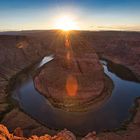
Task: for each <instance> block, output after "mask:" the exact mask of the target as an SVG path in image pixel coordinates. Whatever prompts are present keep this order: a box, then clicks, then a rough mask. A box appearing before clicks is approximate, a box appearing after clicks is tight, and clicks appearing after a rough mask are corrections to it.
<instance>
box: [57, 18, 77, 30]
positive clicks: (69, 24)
mask: <svg viewBox="0 0 140 140" xmlns="http://www.w3.org/2000/svg"><path fill="white" fill-rule="evenodd" d="M55 28H56V29H61V30H64V31H69V30H78V29H79V27H78V26H77V22H76V21H75V20H74V19H73V18H72V17H70V16H62V17H60V18H58V19H57V20H56V21H55Z"/></svg>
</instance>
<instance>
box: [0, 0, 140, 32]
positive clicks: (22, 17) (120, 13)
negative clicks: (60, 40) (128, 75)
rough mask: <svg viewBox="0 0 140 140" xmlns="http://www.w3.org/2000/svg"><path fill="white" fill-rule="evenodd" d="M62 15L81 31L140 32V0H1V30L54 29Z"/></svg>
mask: <svg viewBox="0 0 140 140" xmlns="http://www.w3.org/2000/svg"><path fill="white" fill-rule="evenodd" d="M62 16H70V17H72V18H73V20H74V21H75V22H76V24H77V26H78V29H80V30H134V31H140V0H0V31H7V30H48V29H55V24H57V19H58V18H59V17H62Z"/></svg>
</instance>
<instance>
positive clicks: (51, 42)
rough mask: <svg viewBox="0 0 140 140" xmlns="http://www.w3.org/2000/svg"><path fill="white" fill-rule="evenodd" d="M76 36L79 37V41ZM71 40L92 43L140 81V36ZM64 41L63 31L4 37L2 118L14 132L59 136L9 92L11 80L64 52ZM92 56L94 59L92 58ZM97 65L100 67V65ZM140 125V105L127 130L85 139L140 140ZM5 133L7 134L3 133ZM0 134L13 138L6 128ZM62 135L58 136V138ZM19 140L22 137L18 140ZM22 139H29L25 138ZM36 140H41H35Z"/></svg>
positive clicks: (0, 51)
mask: <svg viewBox="0 0 140 140" xmlns="http://www.w3.org/2000/svg"><path fill="white" fill-rule="evenodd" d="M75 35H77V36H78V37H77V38H76V37H75ZM71 37H72V39H73V40H77V39H78V40H79V42H80V43H81V44H84V45H86V44H87V43H88V44H89V45H90V46H93V48H94V49H95V50H96V52H97V53H98V54H99V56H100V57H102V58H105V59H108V60H110V61H113V62H115V63H117V64H121V65H124V66H126V67H127V68H129V69H130V70H131V71H132V72H133V73H134V74H135V76H136V77H137V79H140V33H131V32H76V33H73V34H72V35H71ZM60 40H63V36H62V37H61V35H60V32H54V31H48V32H37V33H36V32H35V33H26V34H25V33H24V35H23V34H22V35H20V36H19V35H14V36H12V35H10V36H8V35H5V36H4V35H1V36H0V119H1V123H2V124H4V125H5V126H6V127H7V128H8V129H9V130H10V132H13V131H14V129H16V128H17V127H20V128H21V129H23V132H24V134H25V136H31V135H34V134H35V135H44V134H48V133H49V134H52V135H54V134H56V133H57V131H53V130H51V132H50V130H48V129H47V128H46V127H44V126H43V125H41V124H39V123H38V122H36V121H35V120H33V119H32V118H31V117H29V116H28V115H27V114H25V113H24V112H22V111H21V110H20V109H19V108H17V107H15V106H14V105H13V104H12V103H11V100H10V99H9V93H10V92H9V90H8V89H9V82H10V80H11V78H13V77H15V76H16V75H17V74H18V73H19V72H21V71H22V70H23V69H25V68H27V67H29V66H31V65H32V64H34V63H36V62H37V61H39V60H40V59H41V58H42V57H43V56H45V55H48V54H52V53H54V52H55V53H56V52H59V50H60V49H58V47H57V45H62V44H61V43H60V44H59V42H60ZM73 42H74V41H73ZM73 49H75V51H76V50H77V49H76V47H75V48H73ZM82 51H85V50H81V52H82ZM76 54H77V53H76ZM85 55H86V53H85ZM94 56H96V55H94ZM58 57H60V56H58ZM76 57H77V58H78V59H77V60H79V58H80V59H81V57H80V54H77V56H76ZM86 57H87V58H88V59H89V58H90V56H89V55H88V56H86ZM91 57H93V56H92V55H91ZM67 58H69V55H67ZM81 60H82V59H81ZM94 63H96V64H97V63H98V62H94ZM81 64H82V63H81ZM82 65H84V64H82ZM98 66H99V65H98ZM99 69H100V66H99ZM86 70H87V69H86ZM77 79H78V78H77ZM72 83H73V82H72ZM74 83H76V82H74ZM74 89H75V87H74ZM137 102H138V105H139V104H140V101H139V100H137ZM139 124H140V107H139V106H138V108H137V113H136V115H135V117H134V118H133V120H132V122H131V123H130V124H129V125H128V127H127V130H125V131H117V132H106V133H101V134H99V135H98V136H97V137H96V136H95V132H94V133H90V134H88V135H87V136H86V137H85V138H84V139H91V140H92V139H93V140H94V139H100V140H105V139H107V140H112V139H116V140H125V139H127V140H132V139H133V140H138V139H140V133H139V132H140V125H139ZM3 130H5V131H4V132H3ZM0 131H1V134H0V138H1V139H2V140H3V139H4V137H5V136H6V137H8V138H9V136H7V135H9V133H8V132H7V130H6V128H3V126H2V127H1V128H0ZM5 132H6V134H5ZM68 133H69V132H68ZM59 134H61V133H58V135H59ZM62 134H66V135H67V132H66V133H65V131H64V132H63V133H62ZM16 135H17V134H16ZM16 135H15V136H16ZM58 135H56V137H57V136H58ZM12 137H13V135H12ZM56 137H50V136H48V135H47V139H55V138H56ZM10 138H11V137H10ZM57 138H58V137H57ZM11 139H12V138H11ZM14 139H15V138H14ZM16 139H21V138H17V137H16ZM22 139H25V138H23V137H22ZM34 139H39V138H37V137H34ZM58 139H66V140H67V139H75V137H74V136H72V137H69V134H68V136H64V137H61V138H58Z"/></svg>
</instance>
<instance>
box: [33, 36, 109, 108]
mask: <svg viewBox="0 0 140 140" xmlns="http://www.w3.org/2000/svg"><path fill="white" fill-rule="evenodd" d="M55 47H56V48H55V52H54V54H55V56H54V60H53V61H52V62H50V63H48V64H47V65H45V66H44V67H43V68H42V69H41V70H39V71H38V73H37V74H36V76H35V77H34V85H35V88H36V89H37V90H38V91H39V92H40V93H41V94H43V95H44V96H46V97H47V99H48V100H49V101H50V102H51V103H52V104H53V105H55V106H56V107H60V108H63V109H66V110H68V111H75V110H76V111H78V110H82V109H83V108H85V107H86V106H88V105H89V104H91V102H93V101H94V99H96V98H97V97H100V96H101V95H102V94H105V93H104V92H107V91H106V90H105V89H106V88H108V87H106V86H107V84H105V82H106V79H105V75H104V72H103V67H102V66H101V64H100V62H99V58H98V56H97V54H96V52H95V51H94V49H93V47H92V46H90V45H88V43H85V42H84V41H83V40H80V38H75V37H73V38H72V37H70V35H68V34H67V35H65V36H64V38H63V39H62V41H61V40H59V44H58V45H55Z"/></svg>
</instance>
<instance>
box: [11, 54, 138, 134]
mask: <svg viewBox="0 0 140 140" xmlns="http://www.w3.org/2000/svg"><path fill="white" fill-rule="evenodd" d="M50 61H53V56H48V57H44V59H43V60H42V61H41V62H40V63H39V64H38V65H36V66H35V67H34V68H32V70H31V71H28V72H25V73H22V74H21V75H19V77H18V78H17V80H16V83H15V89H14V90H13V94H12V97H13V99H14V100H16V101H17V102H18V104H19V106H20V108H21V109H23V110H24V111H25V112H26V113H27V114H29V115H30V116H32V117H33V118H35V119H36V120H38V121H39V122H41V123H43V124H45V125H46V126H47V127H48V128H52V129H53V128H54V129H60V130H61V129H64V128H67V129H68V130H70V131H72V132H74V133H75V134H79V135H81V134H82V135H85V134H87V133H88V132H90V131H93V130H94V131H97V132H100V131H103V130H106V129H107V130H110V129H115V128H118V127H120V126H121V124H122V123H123V122H124V121H125V120H126V119H128V118H130V117H131V113H130V111H129V109H130V108H131V107H132V106H133V104H134V100H135V98H136V97H139V96H140V84H139V83H138V82H137V80H135V78H134V77H133V75H132V73H131V72H130V71H129V70H127V69H126V68H124V67H121V71H124V72H125V74H126V75H128V76H126V77H125V74H124V75H123V76H121V75H122V74H120V73H119V71H117V66H116V67H115V69H113V68H114V66H115V64H113V63H112V64H110V63H109V62H108V61H101V63H102V65H103V67H104V73H105V74H106V75H108V76H109V77H110V78H111V79H112V81H113V83H114V88H113V92H112V95H111V97H110V98H109V99H108V100H107V101H106V102H104V103H103V105H102V106H100V107H99V108H98V109H96V110H95V109H94V110H92V109H90V110H89V111H87V112H66V111H64V110H61V109H58V108H55V107H53V106H52V105H51V104H50V103H49V101H48V100H47V99H46V98H45V97H44V96H42V95H41V94H40V93H39V92H38V91H37V90H36V89H35V88H34V83H33V73H34V71H36V70H37V69H38V68H39V67H41V66H43V65H44V64H46V63H47V62H48V63H49V62H50ZM46 65H47V64H46ZM112 65H114V66H113V67H111V66H112ZM126 72H127V73H126Z"/></svg>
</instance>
